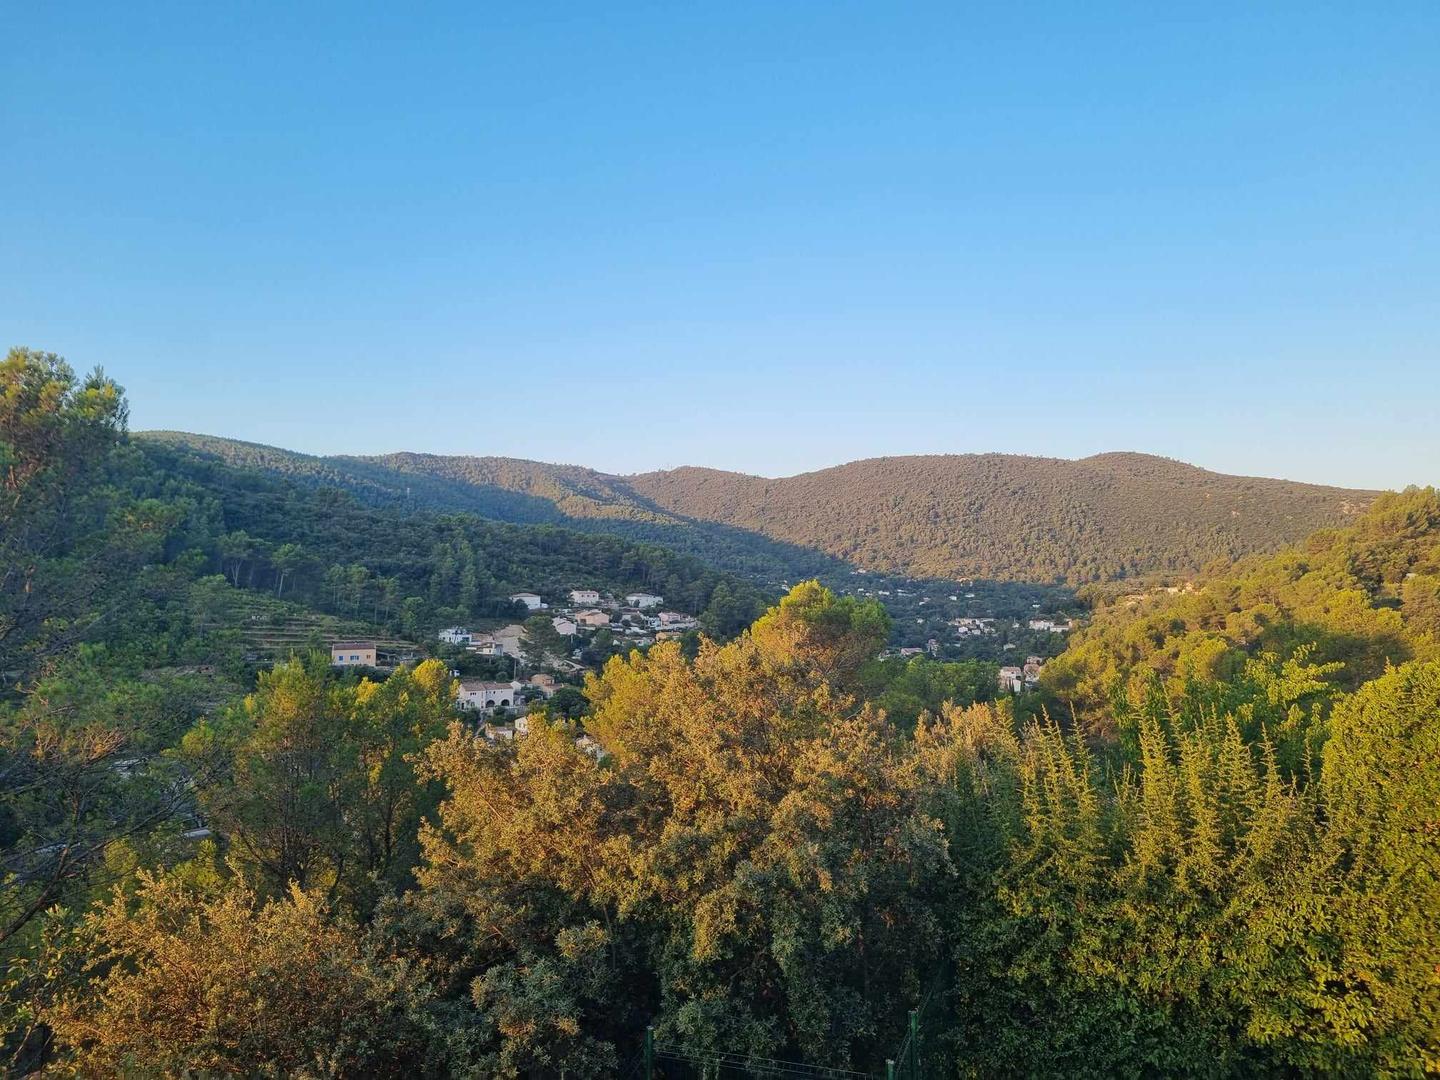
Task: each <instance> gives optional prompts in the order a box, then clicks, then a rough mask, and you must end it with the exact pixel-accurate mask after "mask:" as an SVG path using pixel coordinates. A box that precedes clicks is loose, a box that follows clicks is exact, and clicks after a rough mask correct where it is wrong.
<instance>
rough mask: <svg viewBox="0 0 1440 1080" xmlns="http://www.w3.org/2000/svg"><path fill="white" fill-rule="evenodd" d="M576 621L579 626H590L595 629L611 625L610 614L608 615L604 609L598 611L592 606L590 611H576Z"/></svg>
mask: <svg viewBox="0 0 1440 1080" xmlns="http://www.w3.org/2000/svg"><path fill="white" fill-rule="evenodd" d="M575 623H576V625H577V626H588V627H589V628H591V629H592V630H593V629H597V628H599V627H601V626H609V625H610V616H609V615H606V614H605V612H603V611H596V610H595V609H593V608H592V609H590V610H589V611H577V612H576V613H575Z"/></svg>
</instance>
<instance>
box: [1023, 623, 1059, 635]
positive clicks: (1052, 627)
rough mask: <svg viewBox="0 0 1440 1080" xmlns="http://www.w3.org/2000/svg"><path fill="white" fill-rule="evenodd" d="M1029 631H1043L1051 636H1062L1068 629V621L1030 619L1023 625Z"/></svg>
mask: <svg viewBox="0 0 1440 1080" xmlns="http://www.w3.org/2000/svg"><path fill="white" fill-rule="evenodd" d="M1025 625H1026V626H1028V627H1029V628H1030V629H1031V630H1045V631H1048V632H1049V633H1052V634H1063V633H1065V632H1066V631H1068V630H1069V629H1070V623H1069V622H1068V621H1057V620H1055V619H1031V620H1030V621H1029V622H1028V623H1026V624H1025Z"/></svg>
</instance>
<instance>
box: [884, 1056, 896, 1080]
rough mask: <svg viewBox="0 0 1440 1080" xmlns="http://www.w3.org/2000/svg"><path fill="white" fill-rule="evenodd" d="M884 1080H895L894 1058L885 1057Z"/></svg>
mask: <svg viewBox="0 0 1440 1080" xmlns="http://www.w3.org/2000/svg"><path fill="white" fill-rule="evenodd" d="M885 1080H895V1059H894V1058H886V1059H885Z"/></svg>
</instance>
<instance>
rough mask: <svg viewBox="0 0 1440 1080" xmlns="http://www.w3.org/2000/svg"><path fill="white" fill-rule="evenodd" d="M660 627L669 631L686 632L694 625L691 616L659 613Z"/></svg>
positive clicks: (672, 612) (666, 612)
mask: <svg viewBox="0 0 1440 1080" xmlns="http://www.w3.org/2000/svg"><path fill="white" fill-rule="evenodd" d="M660 625H661V626H664V627H667V628H669V629H671V630H688V629H690V628H691V627H693V626H695V625H696V622H695V618H694V616H693V615H686V614H683V613H682V612H679V611H662V612H660Z"/></svg>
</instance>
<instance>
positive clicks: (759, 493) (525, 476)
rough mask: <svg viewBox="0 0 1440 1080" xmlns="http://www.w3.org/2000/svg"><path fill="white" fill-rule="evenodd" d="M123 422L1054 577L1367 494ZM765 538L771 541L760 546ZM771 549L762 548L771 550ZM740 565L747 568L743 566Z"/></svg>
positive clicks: (540, 495) (689, 525)
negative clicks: (317, 436) (473, 446)
mask: <svg viewBox="0 0 1440 1080" xmlns="http://www.w3.org/2000/svg"><path fill="white" fill-rule="evenodd" d="M137 437H138V438H140V439H142V440H152V441H157V442H163V443H167V444H170V445H180V446H185V447H187V448H188V449H190V450H192V451H194V452H197V453H209V454H214V455H216V456H218V457H221V458H223V459H224V460H226V461H227V462H229V463H231V464H240V465H246V466H248V467H252V468H259V469H261V470H263V471H268V472H277V473H285V474H288V475H291V476H292V477H298V478H300V479H303V480H306V481H307V482H311V483H322V484H330V485H334V486H340V487H345V488H347V489H349V490H351V491H353V492H355V493H356V494H357V495H358V496H360V497H362V498H370V499H372V500H376V501H382V502H383V501H387V500H388V501H398V500H406V501H408V502H410V503H412V504H413V505H416V506H419V507H425V508H430V509H441V510H466V511H470V512H474V513H479V514H481V515H483V516H487V517H495V518H498V519H500V520H509V521H519V522H529V523H535V524H540V523H554V524H560V523H564V524H567V525H573V524H575V523H577V522H578V523H582V525H584V526H585V527H589V528H593V529H595V530H597V531H614V532H620V533H623V534H625V535H631V536H642V537H644V538H646V539H651V540H654V541H656V542H659V543H667V544H670V545H671V546H675V547H679V548H681V549H684V550H688V551H690V552H691V553H694V554H700V555H702V556H704V555H706V554H707V553H708V554H709V556H710V557H711V558H713V559H717V560H718V562H719V564H720V565H726V564H727V563H728V564H729V568H737V566H736V565H735V564H736V563H737V561H738V562H744V561H746V560H748V559H750V558H751V557H752V556H753V557H754V558H755V559H757V560H759V562H761V563H765V564H766V565H767V566H768V570H767V571H766V572H767V573H771V572H773V573H774V574H775V575H776V576H785V577H791V576H795V574H796V573H808V572H811V570H810V565H809V560H810V559H811V558H812V557H813V558H815V559H819V560H830V561H831V569H834V568H835V567H834V565H833V563H834V562H835V561H838V562H839V563H840V564H843V565H846V566H853V567H856V568H860V569H866V570H874V571H881V572H893V573H903V574H907V575H909V576H913V577H937V578H952V579H953V578H965V577H985V578H994V579H997V580H1031V581H1047V580H1048V581H1054V580H1064V581H1067V582H1070V583H1072V584H1079V583H1083V582H1087V581H1097V580H1106V579H1115V578H1131V577H1137V576H1147V575H1174V574H1184V573H1192V572H1194V571H1196V570H1198V569H1200V567H1201V566H1202V565H1204V564H1205V563H1206V562H1209V561H1211V560H1213V559H1216V558H1229V559H1233V558H1237V557H1240V556H1242V555H1246V554H1251V553H1254V552H1263V551H1272V550H1276V549H1278V548H1280V547H1283V546H1285V545H1286V544H1289V543H1293V542H1296V541H1298V540H1300V539H1301V538H1303V537H1304V536H1306V535H1307V534H1309V533H1310V532H1313V531H1314V530H1315V529H1318V528H1325V527H1329V526H1335V525H1339V524H1342V523H1343V522H1344V521H1346V520H1347V519H1348V518H1350V517H1351V516H1353V515H1354V514H1356V513H1359V512H1361V511H1363V510H1364V509H1365V508H1366V507H1367V506H1368V505H1369V504H1370V502H1371V501H1372V500H1373V499H1374V498H1375V496H1376V495H1377V494H1378V492H1375V491H1369V490H1364V489H1353V488H1341V487H1334V486H1329V485H1321V484H1308V483H1302V482H1299V481H1291V480H1281V479H1275V478H1270V477H1249V476H1235V475H1231V474H1226V473H1218V472H1213V471H1211V470H1208V469H1203V468H1201V467H1199V466H1196V465H1191V464H1189V463H1186V462H1183V461H1178V460H1175V459H1173V458H1166V457H1160V456H1157V455H1151V454H1144V453H1141V452H1138V451H1128V450H1126V451H1109V452H1106V453H1101V454H1094V455H1090V456H1088V457H1085V458H1078V459H1069V458H1054V457H1039V456H1030V455H1024V454H1001V453H979V454H974V453H972V454H920V455H905V456H884V457H873V458H861V459H858V460H855V461H851V462H846V463H844V464H840V465H834V466H829V467H827V468H824V469H818V470H814V471H810V472H804V473H797V474H795V475H793V476H789V477H764V476H756V475H752V474H748V473H740V472H732V471H728V470H723V469H713V468H709V467H705V466H679V467H676V468H673V469H661V470H654V471H650V472H640V473H632V474H627V475H622V474H613V473H605V472H601V471H599V470H596V469H592V468H588V467H586V466H579V465H558V464H551V463H547V462H540V461H531V460H528V459H523V458H508V457H501V456H496V455H484V456H480V455H476V456H469V455H444V454H427V453H422V452H416V451H399V452H396V453H391V454H378V455H325V456H322V455H311V454H302V453H299V452H295V451H288V450H284V449H283V448H280V447H272V446H266V445H265V444H261V443H247V442H242V441H239V440H229V439H223V438H218V437H215V436H204V435H194V434H190V433H184V432H141V433H137ZM767 545H769V546H771V547H774V545H779V547H778V548H774V550H768V551H762V549H764V548H766V546H767ZM777 560H778V561H777ZM751 569H752V571H753V570H754V569H755V568H754V567H751Z"/></svg>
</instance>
